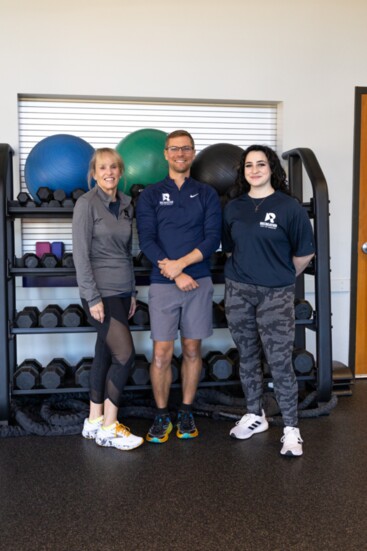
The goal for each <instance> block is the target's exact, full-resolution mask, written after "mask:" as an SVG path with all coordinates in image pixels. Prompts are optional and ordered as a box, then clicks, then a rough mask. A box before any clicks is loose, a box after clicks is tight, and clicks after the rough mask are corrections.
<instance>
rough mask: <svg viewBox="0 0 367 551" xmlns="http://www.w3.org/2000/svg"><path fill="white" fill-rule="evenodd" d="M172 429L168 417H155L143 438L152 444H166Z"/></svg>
mask: <svg viewBox="0 0 367 551" xmlns="http://www.w3.org/2000/svg"><path fill="white" fill-rule="evenodd" d="M172 429H173V426H172V423H171V419H170V416H169V415H156V416H155V418H154V421H153V425H152V426H151V427H150V429H149V431H148V434H147V435H146V437H145V438H146V440H147V441H148V442H152V443H153V444H163V442H167V440H168V436H169V434H170V432H171V431H172Z"/></svg>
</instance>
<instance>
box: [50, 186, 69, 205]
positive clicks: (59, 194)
mask: <svg viewBox="0 0 367 551" xmlns="http://www.w3.org/2000/svg"><path fill="white" fill-rule="evenodd" d="M52 196H53V198H54V199H55V201H58V202H59V203H60V205H61V203H62V202H63V201H65V199H66V193H65V191H64V190H63V189H55V190H54V191H53V193H52Z"/></svg>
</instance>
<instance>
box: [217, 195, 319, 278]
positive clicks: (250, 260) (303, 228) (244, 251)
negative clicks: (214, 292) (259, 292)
mask: <svg viewBox="0 0 367 551" xmlns="http://www.w3.org/2000/svg"><path fill="white" fill-rule="evenodd" d="M256 205H258V210H257V211H255V206H256ZM222 249H223V251H224V252H231V253H232V255H231V257H230V258H229V259H228V260H227V262H226V265H225V271H224V273H225V276H226V277H228V278H229V279H233V280H234V281H238V282H241V283H249V284H253V285H261V286H264V287H284V286H286V285H292V284H293V283H294V282H295V279H296V272H295V267H294V264H293V261H292V257H293V256H307V255H309V254H312V253H314V252H315V247H314V239H313V231H312V226H311V223H310V220H309V218H308V214H307V212H306V210H305V209H304V208H303V206H302V205H301V204H300V203H299V202H298V201H297V200H296V199H294V198H293V197H290V196H289V195H286V194H285V193H283V192H281V191H276V192H275V193H273V194H272V195H269V196H268V197H266V198H265V200H262V199H261V200H257V201H256V200H253V199H251V197H249V196H248V195H247V194H245V195H242V196H241V197H239V198H238V199H234V200H233V201H231V202H230V203H229V204H228V205H227V206H226V208H225V209H224V221H223V235H222Z"/></svg>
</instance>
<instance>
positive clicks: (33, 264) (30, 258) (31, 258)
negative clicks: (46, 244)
mask: <svg viewBox="0 0 367 551" xmlns="http://www.w3.org/2000/svg"><path fill="white" fill-rule="evenodd" d="M23 263H24V267H25V268H38V266H39V258H38V256H37V255H36V254H34V253H25V254H24V255H23Z"/></svg>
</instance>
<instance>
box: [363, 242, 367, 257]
mask: <svg viewBox="0 0 367 551" xmlns="http://www.w3.org/2000/svg"><path fill="white" fill-rule="evenodd" d="M362 251H363V252H364V254H367V241H366V243H363V245H362Z"/></svg>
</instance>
